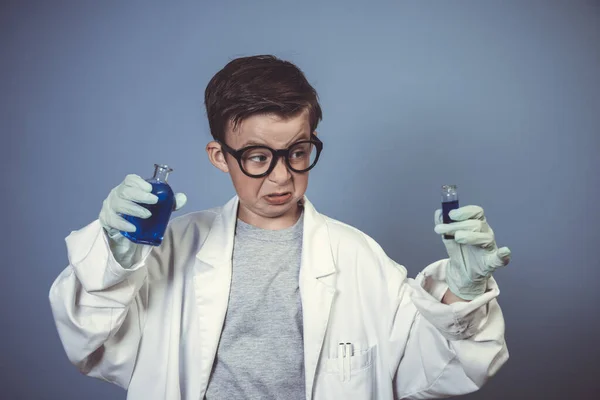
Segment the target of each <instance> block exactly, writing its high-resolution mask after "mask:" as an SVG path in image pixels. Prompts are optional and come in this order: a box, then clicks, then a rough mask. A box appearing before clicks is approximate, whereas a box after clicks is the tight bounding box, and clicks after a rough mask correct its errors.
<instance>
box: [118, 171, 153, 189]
mask: <svg viewBox="0 0 600 400" xmlns="http://www.w3.org/2000/svg"><path fill="white" fill-rule="evenodd" d="M123 185H124V186H129V187H137V188H139V189H142V190H143V191H145V192H148V193H150V192H151V191H152V185H151V184H149V183H148V182H146V181H145V180H144V179H142V178H141V177H140V176H139V175H136V174H129V175H127V176H126V177H125V180H124V181H123Z"/></svg>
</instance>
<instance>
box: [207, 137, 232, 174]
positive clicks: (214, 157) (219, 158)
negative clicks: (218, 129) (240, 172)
mask: <svg viewBox="0 0 600 400" xmlns="http://www.w3.org/2000/svg"><path fill="white" fill-rule="evenodd" d="M206 154H207V155H208V159H209V160H210V162H211V164H212V165H214V166H215V167H217V168H218V169H220V170H221V171H223V172H229V166H228V165H227V161H226V160H225V153H224V152H223V150H222V149H221V145H220V144H219V143H218V142H216V141H214V140H213V141H211V142H209V143H208V144H207V145H206Z"/></svg>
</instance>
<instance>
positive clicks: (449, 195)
mask: <svg viewBox="0 0 600 400" xmlns="http://www.w3.org/2000/svg"><path fill="white" fill-rule="evenodd" d="M456 208H458V191H457V189H456V185H444V186H442V222H443V223H444V224H449V223H451V222H453V221H452V219H450V216H449V215H448V214H449V213H450V210H454V209H456ZM444 239H454V235H444Z"/></svg>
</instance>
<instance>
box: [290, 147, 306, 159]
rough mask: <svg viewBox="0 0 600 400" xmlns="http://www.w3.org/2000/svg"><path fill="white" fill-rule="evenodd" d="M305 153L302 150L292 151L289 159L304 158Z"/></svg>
mask: <svg viewBox="0 0 600 400" xmlns="http://www.w3.org/2000/svg"><path fill="white" fill-rule="evenodd" d="M305 154H306V152H305V151H304V150H301V149H299V150H294V151H293V152H292V154H291V158H302V157H304V156H305Z"/></svg>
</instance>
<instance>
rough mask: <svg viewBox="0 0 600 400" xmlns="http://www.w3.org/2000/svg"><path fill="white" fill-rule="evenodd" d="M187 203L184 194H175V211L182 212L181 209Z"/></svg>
mask: <svg viewBox="0 0 600 400" xmlns="http://www.w3.org/2000/svg"><path fill="white" fill-rule="evenodd" d="M186 203H187V196H186V195H185V194H184V193H176V194H175V211H177V210H180V209H181V207H183V206H185V204H186Z"/></svg>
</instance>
